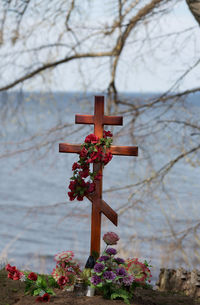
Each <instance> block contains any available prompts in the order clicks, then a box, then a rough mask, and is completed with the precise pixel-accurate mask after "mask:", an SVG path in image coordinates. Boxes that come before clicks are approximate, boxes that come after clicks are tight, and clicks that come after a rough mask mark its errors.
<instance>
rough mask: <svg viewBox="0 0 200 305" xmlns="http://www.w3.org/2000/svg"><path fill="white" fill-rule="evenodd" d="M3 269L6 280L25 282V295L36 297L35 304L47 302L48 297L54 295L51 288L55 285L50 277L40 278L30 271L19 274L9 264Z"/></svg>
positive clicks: (40, 276)
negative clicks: (6, 276) (5, 272)
mask: <svg viewBox="0 0 200 305" xmlns="http://www.w3.org/2000/svg"><path fill="white" fill-rule="evenodd" d="M5 269H6V270H7V271H8V278H10V279H12V280H14V281H17V280H20V281H22V282H25V294H31V295H33V296H38V297H37V298H36V302H49V300H50V295H55V293H54V291H53V289H52V288H53V287H57V285H56V282H55V280H54V279H53V277H52V276H44V275H43V276H42V275H38V274H37V273H34V272H30V271H24V272H21V271H20V270H18V269H17V268H16V267H15V266H11V265H10V264H7V265H6V267H5Z"/></svg>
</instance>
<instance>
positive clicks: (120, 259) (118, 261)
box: [115, 257, 125, 264]
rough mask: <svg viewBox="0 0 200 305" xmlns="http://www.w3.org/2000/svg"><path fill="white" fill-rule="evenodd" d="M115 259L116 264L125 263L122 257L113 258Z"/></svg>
mask: <svg viewBox="0 0 200 305" xmlns="http://www.w3.org/2000/svg"><path fill="white" fill-rule="evenodd" d="M115 261H116V262H117V263H118V264H124V263H125V260H124V259H123V258H120V257H117V258H115Z"/></svg>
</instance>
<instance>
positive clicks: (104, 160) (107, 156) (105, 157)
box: [103, 152, 112, 165]
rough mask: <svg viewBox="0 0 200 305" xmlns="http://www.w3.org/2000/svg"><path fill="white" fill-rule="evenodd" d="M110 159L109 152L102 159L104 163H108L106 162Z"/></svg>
mask: <svg viewBox="0 0 200 305" xmlns="http://www.w3.org/2000/svg"><path fill="white" fill-rule="evenodd" d="M111 159H112V154H111V152H108V153H106V154H105V156H104V159H103V163H104V165H106V164H108V162H110V160H111Z"/></svg>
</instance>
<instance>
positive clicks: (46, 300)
mask: <svg viewBox="0 0 200 305" xmlns="http://www.w3.org/2000/svg"><path fill="white" fill-rule="evenodd" d="M42 298H43V302H49V300H50V295H49V294H48V293H45V294H44V295H43V297H42Z"/></svg>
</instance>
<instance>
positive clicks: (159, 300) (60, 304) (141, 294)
mask: <svg viewBox="0 0 200 305" xmlns="http://www.w3.org/2000/svg"><path fill="white" fill-rule="evenodd" d="M55 292H56V296H55V297H51V300H50V302H49V304H52V305H53V304H56V305H79V304H80V305H124V302H123V301H121V300H114V301H112V300H105V299H103V298H102V297H101V296H99V295H98V296H94V297H77V296H75V295H74V293H73V292H65V291H61V290H59V289H55ZM35 299H36V297H32V296H24V283H23V282H20V281H13V280H11V279H8V278H7V272H5V271H4V270H3V271H1V272H0V305H33V304H34V305H35V304H39V303H36V302H35ZM41 304H43V303H41ZM131 305H200V301H197V300H194V299H192V298H189V297H186V296H183V295H178V294H171V293H164V292H158V291H154V290H150V289H148V290H147V289H136V291H135V296H134V298H133V301H132V302H131Z"/></svg>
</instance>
